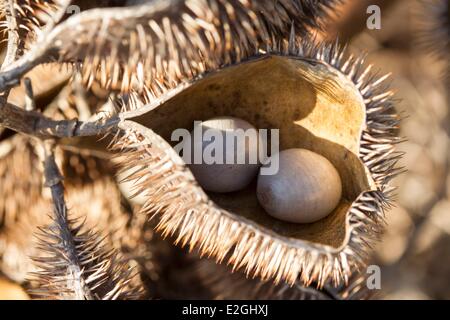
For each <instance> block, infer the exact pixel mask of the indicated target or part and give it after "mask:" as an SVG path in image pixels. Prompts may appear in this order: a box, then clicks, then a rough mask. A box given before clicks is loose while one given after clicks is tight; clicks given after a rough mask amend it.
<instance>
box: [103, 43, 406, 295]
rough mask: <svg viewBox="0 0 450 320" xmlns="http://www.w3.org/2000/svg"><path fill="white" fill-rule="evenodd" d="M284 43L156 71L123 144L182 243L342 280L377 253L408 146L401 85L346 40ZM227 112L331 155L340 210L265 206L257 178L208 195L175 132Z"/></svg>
mask: <svg viewBox="0 0 450 320" xmlns="http://www.w3.org/2000/svg"><path fill="white" fill-rule="evenodd" d="M274 43H275V42H272V44H269V45H267V46H266V47H265V48H264V49H261V50H260V51H259V53H258V54H257V55H255V56H249V57H247V58H246V59H244V60H243V61H241V62H240V63H237V64H231V65H228V66H226V67H220V64H218V65H217V66H216V67H215V68H212V69H211V70H208V72H206V73H202V74H200V75H199V76H197V77H195V78H189V77H186V78H184V79H180V81H178V82H177V83H172V84H171V85H170V86H169V85H167V86H164V85H163V83H162V82H156V81H155V82H154V86H153V87H151V88H149V89H148V92H147V93H148V94H147V97H136V96H135V97H134V98H133V97H132V98H131V99H130V100H129V101H128V104H127V105H126V106H125V109H128V110H127V111H124V112H123V113H122V114H121V117H122V121H121V123H120V125H119V127H120V128H121V129H122V132H120V133H119V135H118V136H117V137H116V139H115V141H114V143H113V147H112V148H113V150H116V151H118V152H119V160H120V161H121V162H122V166H123V168H124V170H130V169H132V170H131V172H133V173H132V174H131V175H129V177H128V179H127V180H132V181H133V183H134V184H135V192H136V193H139V194H141V196H142V195H144V197H145V198H146V203H145V205H144V206H143V211H144V212H145V213H147V214H148V215H149V216H151V217H155V218H156V219H157V221H158V226H157V229H158V230H160V231H161V232H162V233H163V234H164V235H173V236H175V238H176V242H177V243H179V244H181V245H188V246H189V247H190V248H191V249H198V250H199V251H200V253H201V254H202V255H207V256H212V257H214V258H215V259H217V261H218V262H221V261H226V262H227V263H229V264H231V265H232V266H233V268H235V269H236V268H243V269H244V270H245V272H246V273H248V274H251V275H253V276H259V277H261V278H262V279H264V280H266V279H275V281H276V282H279V281H281V280H283V281H287V282H288V283H290V284H294V283H295V282H296V281H297V280H300V281H301V282H302V283H303V284H304V285H310V284H311V283H313V282H314V283H316V284H317V285H318V286H319V287H320V286H323V285H324V284H325V283H326V282H327V281H329V280H332V281H333V282H334V284H335V285H337V284H339V283H341V281H342V280H344V281H347V280H348V277H349V276H350V275H351V273H352V271H353V270H354V269H355V268H358V267H360V266H361V265H363V264H364V263H365V258H366V256H367V252H368V249H369V247H370V244H371V242H372V241H373V240H374V239H376V237H377V235H378V233H379V232H380V231H381V230H382V226H383V216H384V210H385V208H386V207H387V206H388V205H389V201H390V200H389V198H390V195H391V193H392V190H393V189H392V188H391V187H389V186H388V183H389V181H390V179H391V178H392V177H393V176H395V175H396V174H397V173H398V170H397V169H396V168H395V165H396V162H397V160H398V158H399V156H400V155H399V154H398V153H396V152H395V151H394V144H395V143H397V142H398V141H399V139H398V137H397V136H396V133H397V124H398V120H397V115H396V114H395V110H394V108H393V102H392V92H391V91H389V89H388V87H389V86H388V85H386V84H385V80H386V79H387V77H386V76H380V77H377V76H375V75H373V74H372V73H371V71H370V70H371V66H369V67H367V68H364V67H362V66H363V58H359V57H358V58H355V57H353V56H350V57H349V58H348V59H345V58H344V56H345V54H344V52H343V50H341V49H339V48H338V46H337V45H326V46H318V47H316V46H314V45H311V42H310V41H308V40H304V41H303V42H301V43H300V42H298V41H297V40H295V36H294V35H293V34H292V35H291V37H290V40H289V41H285V42H282V43H277V44H274ZM148 102H150V103H148ZM145 103H148V104H145ZM223 115H226V116H234V117H238V118H241V119H244V120H246V121H248V122H250V123H252V124H253V125H254V126H256V127H257V128H261V129H262V128H276V129H280V149H281V150H283V149H288V148H305V149H309V150H312V151H314V152H316V153H319V154H321V155H322V156H324V157H326V158H327V159H328V160H329V161H330V162H331V163H332V164H333V165H334V166H335V167H336V169H337V170H338V172H339V174H340V176H341V179H342V181H343V186H342V187H343V196H342V198H341V200H340V204H339V205H338V206H337V208H336V209H335V210H334V211H333V212H332V213H331V214H330V215H329V216H328V217H326V218H324V219H322V220H320V221H318V222H315V223H311V224H291V223H286V222H282V221H278V220H276V219H274V218H271V217H270V216H269V215H267V214H266V213H265V212H264V210H263V209H262V207H261V206H260V205H259V204H258V201H257V199H256V190H255V184H252V185H250V186H249V187H248V188H247V189H245V190H243V191H240V192H235V193H231V194H212V193H205V192H204V191H203V190H202V189H201V188H200V187H199V185H198V184H197V182H196V181H195V178H194V177H193V175H192V173H191V172H190V170H189V169H188V168H187V167H186V165H185V164H184V163H183V161H182V159H181V158H180V157H179V156H178V155H177V153H176V152H175V151H174V149H173V148H172V146H171V145H170V144H169V143H168V142H167V141H170V135H171V133H172V131H173V130H175V129H178V128H185V129H187V130H190V129H192V126H193V122H194V120H205V119H208V118H212V117H215V116H223ZM128 172H130V171H128Z"/></svg>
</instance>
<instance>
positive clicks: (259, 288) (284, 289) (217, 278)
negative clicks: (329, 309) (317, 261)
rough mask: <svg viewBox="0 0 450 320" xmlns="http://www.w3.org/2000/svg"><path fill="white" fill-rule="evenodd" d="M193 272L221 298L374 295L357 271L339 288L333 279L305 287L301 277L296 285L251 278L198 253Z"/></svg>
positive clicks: (355, 297) (213, 295) (353, 297)
mask: <svg viewBox="0 0 450 320" xmlns="http://www.w3.org/2000/svg"><path fill="white" fill-rule="evenodd" d="M191 268H192V271H191V273H192V274H195V275H196V277H197V279H198V280H197V281H200V282H201V283H202V284H203V286H204V287H205V290H207V291H209V294H210V298H211V299H219V300H222V299H223V300H367V299H370V298H371V297H372V295H373V290H369V289H368V288H367V285H366V278H365V277H364V276H363V275H362V274H360V273H358V272H356V273H355V274H353V275H352V276H351V277H350V279H349V283H348V284H346V285H341V286H339V287H337V288H335V287H333V286H332V284H331V283H328V284H326V285H325V286H323V287H322V288H321V289H318V288H316V287H314V286H309V287H305V286H303V285H302V284H301V283H300V282H299V281H297V282H296V283H295V284H293V285H292V286H290V285H288V284H286V283H280V284H274V283H273V282H272V281H261V280H260V279H257V278H254V279H251V278H248V277H247V276H246V275H245V274H244V273H242V272H239V271H235V272H232V271H231V269H230V268H229V267H228V266H225V265H223V264H216V263H214V261H213V260H210V259H199V258H198V257H197V260H196V263H195V264H194V266H193V267H191Z"/></svg>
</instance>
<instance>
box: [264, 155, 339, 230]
mask: <svg viewBox="0 0 450 320" xmlns="http://www.w3.org/2000/svg"><path fill="white" fill-rule="evenodd" d="M276 157H277V158H278V160H277V161H278V162H279V169H278V172H277V173H275V174H273V175H263V174H260V175H259V176H258V185H257V191H256V192H257V197H258V200H259V203H260V204H261V206H262V207H263V208H264V209H265V210H266V211H267V213H268V214H270V215H271V216H272V217H274V218H277V219H280V220H283V221H287V222H295V223H311V222H316V221H318V220H320V219H322V218H324V217H326V216H327V215H328V214H330V213H331V212H332V211H333V210H334V208H336V206H337V205H338V203H339V200H340V199H341V196H342V185H341V179H340V177H339V173H338V172H337V171H336V169H335V168H334V167H333V165H332V164H331V163H330V162H329V161H328V160H327V159H326V158H324V157H322V156H320V155H318V154H316V153H314V152H311V151H309V150H306V149H289V150H283V151H281V152H280V153H279V154H277V155H276ZM273 159H274V158H273V157H272V158H270V159H269V160H268V162H270V161H273Z"/></svg>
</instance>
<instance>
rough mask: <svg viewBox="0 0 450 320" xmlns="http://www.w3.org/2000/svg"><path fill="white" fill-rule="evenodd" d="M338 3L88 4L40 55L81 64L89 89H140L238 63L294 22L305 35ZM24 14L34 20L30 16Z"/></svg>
mask: <svg viewBox="0 0 450 320" xmlns="http://www.w3.org/2000/svg"><path fill="white" fill-rule="evenodd" d="M16 1H18V0H16ZM21 1H25V2H31V3H34V2H37V3H42V2H45V1H42V0H21ZM340 1H341V0H315V1H312V0H278V1H275V2H274V1H273V0H245V1H244V0H196V1H188V0H158V1H133V0H132V1H126V0H123V1H119V0H111V1H100V0H99V1H93V2H94V4H95V5H92V6H93V7H96V8H95V9H91V10H85V11H82V12H81V13H80V14H73V15H70V16H69V17H66V18H67V19H66V20H64V21H63V22H62V23H61V24H59V25H58V26H56V27H55V29H54V30H52V32H51V34H50V35H49V37H48V38H47V39H46V43H45V47H46V48H45V50H41V52H45V53H47V56H48V57H50V56H51V57H54V58H57V59H58V60H59V61H61V62H70V63H79V62H80V61H81V62H82V68H83V80H84V81H85V83H86V84H87V85H90V84H92V81H94V79H98V80H99V81H100V82H101V83H102V85H103V86H105V87H107V88H117V89H121V90H122V91H124V92H128V91H129V90H130V89H139V90H142V89H143V88H144V87H145V85H147V86H148V87H150V86H152V84H153V80H154V79H158V78H159V79H164V80H169V82H172V81H176V80H177V79H179V77H180V76H181V75H183V74H189V75H190V76H195V74H197V73H198V71H200V72H203V71H205V70H206V69H208V68H210V67H211V66H213V65H216V64H217V63H222V62H225V63H231V62H236V61H237V60H239V59H241V58H245V56H246V55H247V54H250V53H254V52H256V50H257V49H258V46H256V45H255V44H257V43H262V42H265V41H267V40H269V39H270V38H271V37H272V36H275V37H281V36H283V37H286V36H288V34H289V27H290V25H291V24H293V25H294V26H295V28H296V29H297V30H298V32H299V33H301V34H306V33H307V32H308V30H310V29H312V28H317V27H319V26H321V25H322V22H323V20H324V19H325V18H327V17H328V11H329V9H330V8H333V7H334V5H335V4H336V3H338V2H340ZM52 2H58V3H59V1H56V0H54V1H52ZM78 2H81V3H78ZM89 2H92V1H86V0H80V1H74V2H73V4H74V5H79V7H80V8H81V9H85V8H86V9H87V8H89V7H90V6H89V5H88V6H85V5H83V4H85V3H89ZM134 4H142V5H140V6H139V7H136V6H133V5H134ZM105 6H106V7H107V8H103V7H105ZM113 6H120V7H122V8H111V7H113ZM99 7H102V8H99ZM0 9H1V7H0ZM62 9H64V8H62ZM0 12H1V11H0ZM29 16H30V17H31V18H32V19H33V18H35V17H34V15H33V12H31V14H30V15H29ZM75 26H76V27H75ZM98 30H103V31H102V32H97V31H98Z"/></svg>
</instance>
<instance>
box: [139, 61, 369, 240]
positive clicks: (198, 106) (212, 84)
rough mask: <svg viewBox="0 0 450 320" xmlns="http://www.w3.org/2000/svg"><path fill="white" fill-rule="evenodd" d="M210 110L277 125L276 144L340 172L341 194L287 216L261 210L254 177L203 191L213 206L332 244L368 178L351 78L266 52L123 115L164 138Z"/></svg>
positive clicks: (361, 112)
mask: <svg viewBox="0 0 450 320" xmlns="http://www.w3.org/2000/svg"><path fill="white" fill-rule="evenodd" d="M218 116H232V117H237V118H241V119H244V120H246V121H248V122H249V123H251V124H252V125H254V126H255V127H256V128H257V129H279V149H280V151H281V150H285V149H289V148H304V149H308V150H311V151H314V152H316V153H318V154H320V155H322V156H324V157H325V158H327V159H328V160H329V161H330V162H331V163H332V164H333V165H334V166H335V168H336V169H337V170H338V172H339V175H340V177H341V180H342V189H343V193H342V199H341V201H340V203H339V205H338V206H337V207H336V209H335V210H334V211H333V212H332V213H331V214H330V215H328V216H327V217H325V218H324V219H322V220H319V221H317V222H315V223H310V224H295V223H288V222H283V221H280V220H277V219H275V218H272V217H271V216H269V215H268V214H267V213H266V212H265V211H264V209H263V208H262V207H261V206H260V204H259V203H258V200H257V197H256V179H255V181H254V182H253V183H251V184H250V185H249V186H248V187H247V188H245V189H244V190H241V191H237V192H233V193H221V194H219V193H208V192H207V194H208V196H209V198H210V199H211V200H212V201H213V202H214V203H215V204H216V205H217V206H218V207H220V208H222V209H224V210H226V211H228V212H230V213H231V214H233V215H236V216H240V217H242V218H243V219H246V220H248V221H250V222H251V223H253V224H256V225H258V226H259V227H261V228H263V229H265V230H267V231H269V232H271V233H275V234H277V235H279V236H281V237H287V238H291V239H297V240H303V241H308V242H312V243H314V244H321V245H328V246H331V247H334V248H339V247H341V246H342V245H343V244H344V241H345V239H346V234H347V232H346V231H347V230H346V228H347V224H346V217H347V212H348V210H349V208H350V207H351V204H352V203H353V201H355V200H356V199H357V197H358V196H359V195H360V194H361V193H362V192H364V191H368V190H373V189H374V184H373V181H371V178H370V175H369V174H368V171H367V169H366V167H365V166H364V165H363V163H362V161H361V160H360V158H359V146H360V138H361V133H362V130H363V129H364V127H365V121H366V114H365V105H364V102H363V100H362V97H361V96H360V94H359V92H358V90H357V89H356V87H355V85H354V84H353V83H352V82H351V81H350V80H349V79H347V78H346V77H345V76H344V75H343V74H342V73H340V72H339V71H337V70H336V69H334V68H332V67H330V66H329V65H326V64H324V63H322V62H318V61H313V60H305V59H300V58H295V57H284V56H276V55H267V56H264V57H261V58H257V59H253V60H249V61H246V62H243V63H240V64H238V65H234V66H230V67H225V68H223V69H221V70H218V71H215V72H211V73H209V74H207V75H205V76H203V77H202V78H200V79H197V80H195V81H193V82H192V83H190V84H189V85H188V86H187V87H186V88H185V89H183V90H182V91H181V92H180V93H178V94H177V95H175V96H173V97H171V98H170V99H168V100H167V101H165V102H163V103H162V104H160V105H159V106H158V107H157V108H154V109H153V110H151V111H149V112H146V113H145V114H142V115H139V116H136V117H134V118H130V120H133V121H135V122H138V123H140V124H142V125H144V126H145V127H148V128H151V129H152V130H153V131H154V132H155V133H156V134H158V135H160V136H161V137H162V138H163V139H164V140H166V141H167V142H168V143H169V144H171V145H172V146H173V145H174V144H176V142H171V135H172V132H173V131H174V130H176V129H180V128H184V129H187V130H192V129H193V125H194V121H198V120H201V121H203V120H207V119H210V118H214V117H218Z"/></svg>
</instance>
